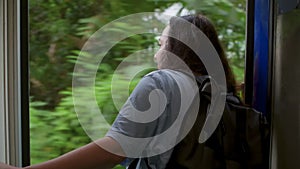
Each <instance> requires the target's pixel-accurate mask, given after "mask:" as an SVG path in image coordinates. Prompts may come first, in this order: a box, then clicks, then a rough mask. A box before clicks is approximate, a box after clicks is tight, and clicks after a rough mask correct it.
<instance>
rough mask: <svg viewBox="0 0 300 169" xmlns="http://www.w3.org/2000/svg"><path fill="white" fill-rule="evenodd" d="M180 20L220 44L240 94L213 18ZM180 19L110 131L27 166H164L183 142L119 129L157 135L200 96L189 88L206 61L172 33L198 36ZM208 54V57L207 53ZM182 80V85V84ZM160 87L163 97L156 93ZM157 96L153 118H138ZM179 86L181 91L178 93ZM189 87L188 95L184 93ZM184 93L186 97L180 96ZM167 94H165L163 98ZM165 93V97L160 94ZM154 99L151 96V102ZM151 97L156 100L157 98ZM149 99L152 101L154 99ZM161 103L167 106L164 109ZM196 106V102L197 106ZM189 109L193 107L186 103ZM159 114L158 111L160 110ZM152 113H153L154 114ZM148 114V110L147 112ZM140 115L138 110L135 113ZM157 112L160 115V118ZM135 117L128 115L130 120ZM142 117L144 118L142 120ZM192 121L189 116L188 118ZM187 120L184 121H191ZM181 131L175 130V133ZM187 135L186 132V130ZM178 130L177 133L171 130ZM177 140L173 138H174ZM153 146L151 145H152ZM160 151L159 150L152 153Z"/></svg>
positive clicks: (231, 87)
mask: <svg viewBox="0 0 300 169" xmlns="http://www.w3.org/2000/svg"><path fill="white" fill-rule="evenodd" d="M180 18H181V19H183V20H185V21H187V22H189V23H191V24H193V25H195V26H196V27H197V28H199V29H200V30H201V31H202V32H203V33H204V34H205V35H206V36H207V37H208V39H209V40H210V42H211V43H212V45H213V46H214V48H215V49H216V51H217V53H218V55H219V59H220V60H221V62H222V66H223V69H224V71H225V75H226V82H227V90H228V91H230V92H233V93H236V90H235V79H234V76H233V73H232V71H231V69H230V67H229V64H228V61H227V59H226V57H225V54H224V51H223V49H222V46H221V44H220V42H219V40H218V35H217V32H216V30H215V29H214V27H213V25H212V24H211V22H210V21H209V20H208V19H207V18H206V17H204V16H202V15H188V16H182V17H180ZM179 27H180V19H179V20H178V19H177V18H176V17H174V18H172V19H171V20H170V23H169V25H168V26H167V27H166V29H165V30H164V32H163V34H162V36H161V38H160V39H159V45H160V50H159V51H158V52H157V54H156V55H155V60H156V62H157V67H158V69H159V70H158V71H155V72H152V73H150V74H148V75H146V76H145V77H144V78H143V79H142V80H141V81H140V83H139V84H138V85H137V87H136V88H135V90H134V91H133V93H132V94H131V96H130V97H129V99H128V101H127V102H126V104H125V105H124V106H123V108H122V110H121V112H120V115H119V116H118V117H117V119H116V120H115V122H114V124H113V126H112V128H111V130H110V131H109V132H108V133H107V135H106V137H104V138H102V139H99V140H97V141H95V142H92V143H90V144H88V145H86V146H83V147H81V148H79V149H76V150H74V151H72V152H69V153H67V154H65V155H63V156H61V157H58V158H56V159H53V160H50V161H47V162H44V163H41V164H38V165H33V166H28V167H25V168H26V169H94V168H112V167H113V166H115V165H117V164H120V163H121V164H123V165H125V166H128V165H129V166H130V168H155V169H159V168H166V166H167V164H168V161H169V159H170V157H171V154H172V150H173V149H172V147H174V146H175V144H176V143H178V142H179V141H180V139H182V138H180V137H178V136H177V135H176V136H174V138H175V137H176V138H179V139H178V140H176V139H169V140H168V139H167V141H165V140H162V139H156V140H155V139H153V140H150V141H149V140H148V141H145V142H140V143H139V144H136V143H132V142H129V141H128V140H126V139H125V140H124V139H123V138H121V136H120V134H122V135H126V136H129V137H134V138H142V139H141V140H144V138H148V137H154V136H155V135H158V134H162V133H164V131H166V130H167V129H168V128H170V127H171V126H172V123H173V122H175V120H176V118H177V116H179V115H178V113H177V114H176V113H174V112H176V111H177V110H178V109H180V106H178V105H180V102H181V104H182V102H183V101H185V100H189V104H190V105H194V104H195V105H197V104H199V103H197V102H199V100H197V99H194V97H191V92H192V93H193V92H195V91H197V89H198V88H197V85H195V84H194V83H193V79H194V76H201V75H207V74H208V73H207V71H206V69H205V67H204V64H203V63H202V62H201V60H200V59H199V57H198V56H197V54H195V52H194V51H193V50H192V49H191V48H189V47H188V46H187V45H186V44H184V43H182V42H180V40H178V38H177V39H176V38H174V37H170V36H169V35H171V34H173V35H174V34H175V35H178V37H179V38H180V37H182V36H184V37H188V39H191V40H192V39H193V38H197V37H195V36H193V34H192V31H190V30H186V29H183V30H182V29H180V28H179ZM207 57H209V56H207ZM178 83H179V84H178ZM156 89H159V91H162V92H163V93H164V96H162V95H160V94H161V93H159V92H158V90H156ZM152 91H156V93H154V95H156V96H157V99H153V100H154V102H155V101H157V100H160V101H157V102H156V103H157V105H155V106H154V111H152V112H151V113H154V114H153V115H152V116H154V117H155V118H154V117H149V118H153V119H155V120H153V121H151V122H150V121H144V123H137V122H134V121H135V120H136V119H132V118H134V117H135V116H132V115H131V114H132V113H133V112H132V111H138V112H139V111H146V110H148V109H149V107H150V109H151V108H152V106H153V105H152V106H151V104H152V102H151V98H150V97H151V96H150V95H151V94H153V93H152ZM180 91H181V92H180ZM182 91H185V92H182ZM186 92H187V93H188V94H186ZM183 93H184V95H185V97H184V98H183V97H182V96H181V95H182V94H183ZM164 97H166V98H164ZM161 98H164V99H161ZM149 100H150V101H149ZM153 100H152V101H153ZM150 102H151V103H150ZM157 107H164V108H163V109H160V108H157ZM194 107H196V108H198V107H197V106H194ZM188 109H189V110H190V109H191V108H188ZM161 111H162V113H158V114H155V113H157V112H161ZM151 113H150V114H151ZM148 115H149V113H148ZM137 116H138V114H137ZM156 117H159V118H156ZM130 118H131V120H128V119H130ZM140 120H141V119H140ZM188 122H189V121H188ZM188 122H183V123H181V124H187V123H188ZM184 128H185V126H184V125H182V126H180V127H177V128H176V132H178V133H179V132H181V131H182V130H184ZM176 134H177V133H176ZM185 134H186V133H185ZM173 135H175V134H173ZM174 140H175V141H174ZM164 141H165V143H168V142H172V143H170V145H172V146H171V147H170V146H169V145H163V146H156V145H157V144H159V143H160V142H164ZM149 145H150V146H152V147H150V148H149ZM154 151H156V152H154ZM16 168H17V167H12V166H7V165H5V164H0V169H16Z"/></svg>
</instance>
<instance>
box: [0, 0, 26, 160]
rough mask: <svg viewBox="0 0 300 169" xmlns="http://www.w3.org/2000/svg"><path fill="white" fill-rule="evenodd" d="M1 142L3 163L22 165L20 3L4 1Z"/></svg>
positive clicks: (0, 114) (0, 86)
mask: <svg viewBox="0 0 300 169" xmlns="http://www.w3.org/2000/svg"><path fill="white" fill-rule="evenodd" d="M1 4H2V6H1V7H2V10H1V12H2V17H1V19H2V22H3V23H2V25H1V29H2V31H1V33H2V36H1V37H0V38H1V40H0V41H1V45H2V46H1V49H2V50H1V57H0V64H1V67H0V70H1V72H0V73H1V75H0V76H1V81H0V83H1V85H0V90H1V99H0V101H1V102H0V105H1V108H0V111H1V112H0V116H1V123H0V125H1V138H0V139H1V143H2V145H0V146H2V147H3V149H1V150H0V152H1V153H2V155H1V156H2V159H1V160H2V161H4V162H6V163H9V164H13V165H15V166H21V165H22V134H21V131H22V127H21V106H20V105H21V97H20V96H21V83H20V79H21V75H20V72H21V69H20V68H21V67H20V65H21V62H20V56H21V55H20V1H19V0H2V1H1Z"/></svg>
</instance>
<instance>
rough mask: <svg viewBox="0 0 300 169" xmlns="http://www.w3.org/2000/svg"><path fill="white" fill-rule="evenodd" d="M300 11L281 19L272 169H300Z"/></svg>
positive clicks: (276, 70)
mask: <svg viewBox="0 0 300 169" xmlns="http://www.w3.org/2000/svg"><path fill="white" fill-rule="evenodd" d="M299 18H300V10H294V11H291V12H288V13H286V14H283V15H280V16H278V17H277V28H276V42H275V43H276V44H275V48H274V49H275V58H274V66H273V69H274V71H273V72H274V75H273V82H274V84H273V86H272V87H273V96H274V98H273V106H272V109H273V114H272V118H273V121H272V123H273V124H272V143H271V145H272V159H271V166H272V169H295V168H299V167H300V87H299V86H300V68H299V65H300V20H299Z"/></svg>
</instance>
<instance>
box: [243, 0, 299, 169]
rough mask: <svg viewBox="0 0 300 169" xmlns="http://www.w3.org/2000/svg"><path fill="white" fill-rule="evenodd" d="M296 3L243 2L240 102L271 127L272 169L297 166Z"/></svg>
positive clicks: (277, 0) (290, 0) (289, 0)
mask: <svg viewBox="0 0 300 169" xmlns="http://www.w3.org/2000/svg"><path fill="white" fill-rule="evenodd" d="M299 4H300V1H299V0H253V1H252V0H248V26H247V28H248V29H247V54H246V55H247V57H246V74H245V101H246V103H248V104H250V105H252V106H253V107H255V108H256V109H258V110H259V111H261V112H263V113H264V114H266V116H267V117H268V120H269V121H270V122H271V138H270V146H271V147H270V158H269V165H270V168H271V169H295V168H299V167H300V87H299V86H300V68H299V65H300V19H299V18H300V10H299V9H298V8H299V6H300V5H299Z"/></svg>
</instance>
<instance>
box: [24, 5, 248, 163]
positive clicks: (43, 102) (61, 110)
mask: <svg viewBox="0 0 300 169" xmlns="http://www.w3.org/2000/svg"><path fill="white" fill-rule="evenodd" d="M245 3H246V1H244V0H178V1H175V0H167V1H165V0H145V1H140V0H127V1H123V0H80V1H71V0H30V4H29V7H30V16H29V17H30V85H31V89H30V95H31V103H30V113H31V116H30V117H31V120H30V128H31V160H32V163H33V164H34V163H38V162H42V161H45V160H48V159H51V158H54V157H57V156H58V155H61V154H63V153H65V152H68V151H70V150H72V149H74V148H77V147H79V146H82V145H84V144H87V143H88V142H90V141H91V140H90V138H89V137H88V136H87V135H86V133H85V132H84V130H83V129H82V128H81V126H80V123H79V121H78V119H77V114H76V113H75V110H74V104H73V98H72V75H73V74H72V72H73V69H74V63H75V62H76V59H77V57H78V55H79V52H80V50H81V48H82V47H83V45H84V43H85V42H86V41H87V40H88V38H89V37H90V36H91V35H92V34H93V33H94V32H95V31H97V30H98V29H99V28H101V27H102V26H104V25H105V24H107V23H109V22H111V21H113V20H115V19H118V18H120V17H122V16H126V15H129V14H133V13H137V12H156V13H157V14H159V13H163V12H165V11H169V12H170V11H171V12H173V13H174V12H175V13H174V14H176V15H182V14H185V13H202V14H205V15H206V16H208V17H209V18H210V19H211V20H212V21H213V23H214V24H215V26H216V28H217V31H218V32H219V38H220V39H221V41H222V43H223V45H224V47H225V49H226V52H227V56H228V58H229V61H230V62H231V66H232V68H233V70H234V73H235V74H236V77H237V80H238V81H239V82H242V81H243V74H244V52H245V20H246V15H245ZM126 28H127V29H128V28H129V29H130V28H131V27H130V25H125V26H124V25H122V24H120V25H119V29H120V30H122V29H126ZM142 49H148V50H149V51H150V52H152V53H153V52H154V51H155V50H156V49H157V45H156V40H155V35H151V34H146V35H136V36H133V37H130V38H127V39H125V40H123V41H121V42H120V43H119V44H117V45H115V46H114V47H113V48H112V49H111V50H110V51H109V53H108V54H107V55H106V57H105V59H104V60H103V62H102V64H101V66H100V67H99V69H98V74H97V77H96V81H95V93H96V97H97V102H98V105H99V107H100V109H101V111H102V113H103V115H104V117H105V119H106V120H107V121H108V122H109V123H112V122H113V120H114V118H115V116H116V115H117V113H118V111H117V109H116V107H115V106H114V102H113V100H112V97H111V80H112V76H113V72H114V70H115V69H116V67H117V66H118V65H119V63H120V62H121V61H122V60H123V59H124V58H126V56H128V55H130V54H134V53H135V52H136V51H139V50H142ZM137 60H140V61H139V63H140V64H138V65H134V66H131V67H130V68H129V69H128V70H124V71H127V72H129V73H130V72H134V73H135V70H138V69H137V68H138V67H143V65H144V64H146V65H147V64H149V63H150V62H152V60H153V59H152V57H147V58H142V59H141V58H140V57H137ZM87 66H88V65H87ZM149 71H151V70H145V71H144V72H142V73H140V74H138V75H137V76H136V77H135V79H134V80H133V81H132V82H131V84H130V90H132V89H133V88H134V86H135V84H137V82H138V81H139V79H140V78H141V77H142V76H143V74H146V73H148V72H149ZM119 76H120V77H122V75H119ZM125 83H127V82H126V80H124V79H122V78H119V80H118V84H120V86H122V84H125ZM119 90H120V92H125V93H128V92H130V91H123V89H121V88H120V89H119ZM125 95H126V94H125ZM82 104H84V103H82ZM99 133H105V131H99ZM102 135H103V134H102Z"/></svg>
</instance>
